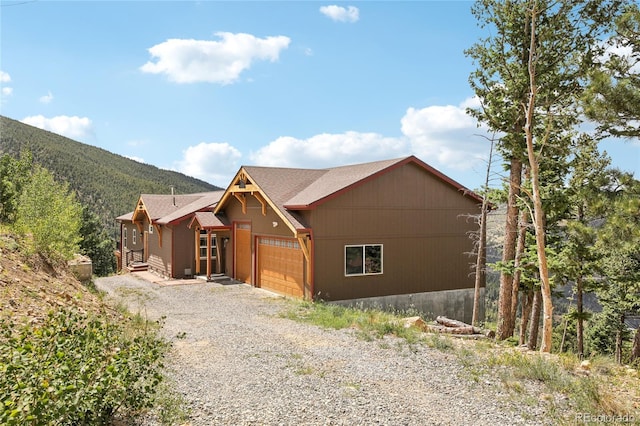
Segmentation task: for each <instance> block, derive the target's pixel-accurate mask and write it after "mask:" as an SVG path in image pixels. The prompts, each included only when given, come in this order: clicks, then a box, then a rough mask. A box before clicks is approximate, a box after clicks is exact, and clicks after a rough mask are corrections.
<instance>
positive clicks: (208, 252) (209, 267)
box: [207, 230, 211, 280]
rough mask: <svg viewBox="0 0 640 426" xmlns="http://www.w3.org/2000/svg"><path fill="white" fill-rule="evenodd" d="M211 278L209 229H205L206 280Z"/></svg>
mask: <svg viewBox="0 0 640 426" xmlns="http://www.w3.org/2000/svg"><path fill="white" fill-rule="evenodd" d="M210 279H211V231H210V230H207V280H210Z"/></svg>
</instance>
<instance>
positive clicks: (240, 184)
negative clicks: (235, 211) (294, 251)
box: [213, 167, 298, 235]
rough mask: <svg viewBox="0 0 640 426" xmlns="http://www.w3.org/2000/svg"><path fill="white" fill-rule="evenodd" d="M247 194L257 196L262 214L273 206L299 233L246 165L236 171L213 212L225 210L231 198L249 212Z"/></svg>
mask: <svg viewBox="0 0 640 426" xmlns="http://www.w3.org/2000/svg"><path fill="white" fill-rule="evenodd" d="M247 194H249V195H251V196H253V197H255V198H256V199H257V200H258V202H259V203H260V204H261V205H262V215H264V216H266V214H267V207H271V209H272V210H273V212H274V213H275V214H276V215H277V216H278V217H279V218H280V219H281V220H282V223H284V224H285V225H286V226H287V227H288V228H289V229H290V230H291V232H292V233H293V235H296V234H297V232H298V230H297V229H296V227H295V226H294V225H293V224H292V223H291V221H290V220H289V219H287V217H286V216H285V215H284V213H283V212H282V211H281V210H280V209H279V208H278V207H277V206H276V205H275V204H274V203H273V201H271V199H270V198H269V196H268V195H267V194H266V193H265V192H264V191H263V190H262V188H260V186H259V185H258V184H257V183H256V182H255V181H254V180H253V178H252V177H251V175H249V173H248V172H247V171H246V170H245V169H244V167H241V168H240V170H239V171H238V173H236V175H235V177H234V178H233V180H232V181H231V183H230V184H229V186H228V187H227V190H226V191H225V192H224V195H223V196H222V198H220V201H219V202H218V205H217V206H216V208H215V209H214V210H213V213H214V214H218V213H220V211H221V210H224V206H225V205H226V204H227V202H228V200H229V199H231V198H236V199H237V200H238V201H239V202H240V204H241V205H242V213H243V214H247V208H246V206H247V204H246V203H247V201H246V195H247Z"/></svg>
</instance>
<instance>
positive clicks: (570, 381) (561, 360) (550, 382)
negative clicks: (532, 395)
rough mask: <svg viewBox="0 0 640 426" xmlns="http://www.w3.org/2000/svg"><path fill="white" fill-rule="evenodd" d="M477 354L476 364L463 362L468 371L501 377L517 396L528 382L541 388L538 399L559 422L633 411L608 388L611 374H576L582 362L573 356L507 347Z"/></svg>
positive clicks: (601, 371) (602, 372) (604, 369)
mask: <svg viewBox="0 0 640 426" xmlns="http://www.w3.org/2000/svg"><path fill="white" fill-rule="evenodd" d="M474 354H475V355H480V356H477V357H476V358H475V359H474V360H473V361H471V359H470V358H469V357H467V358H466V359H465V360H464V361H462V360H461V361H462V363H463V365H465V368H466V369H467V371H470V372H471V373H472V374H473V375H477V374H478V373H479V372H485V373H486V374H491V375H496V374H498V375H499V377H500V378H501V380H502V383H503V386H505V388H506V389H507V390H509V391H511V392H513V393H516V394H524V393H525V389H526V384H527V383H532V384H534V385H536V384H537V385H541V386H542V389H543V390H542V393H541V394H540V398H539V399H541V400H544V401H546V403H547V404H548V408H549V412H550V413H552V414H554V415H555V416H556V417H558V420H567V419H569V420H570V417H571V414H569V413H602V414H607V415H624V414H631V413H630V412H629V410H630V409H631V408H630V407H628V406H626V405H625V402H624V401H623V400H620V399H619V398H617V397H616V395H615V393H612V392H611V390H610V389H609V388H608V387H607V386H606V384H607V383H608V382H611V377H610V371H608V370H607V368H604V367H598V368H597V370H600V372H598V371H593V370H592V371H591V372H590V374H589V375H580V374H576V373H575V371H576V368H577V366H578V365H579V364H580V361H579V359H578V358H577V357H576V356H574V355H567V354H563V355H560V356H555V355H542V354H539V353H530V352H520V351H517V350H512V349H508V348H504V347H503V348H499V347H497V348H496V350H494V351H488V352H487V351H485V352H484V354H482V353H479V352H475V353H474ZM465 361H466V362H465ZM479 366H486V368H481V367H479ZM594 370H595V369H594ZM558 401H560V402H558ZM563 401H564V402H563ZM563 416H564V418H563Z"/></svg>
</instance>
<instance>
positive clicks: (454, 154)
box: [401, 98, 488, 170]
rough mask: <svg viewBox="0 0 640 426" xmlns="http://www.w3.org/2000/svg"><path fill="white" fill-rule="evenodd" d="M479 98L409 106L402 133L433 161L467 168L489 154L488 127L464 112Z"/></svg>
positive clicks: (417, 151) (458, 167) (427, 160)
mask: <svg viewBox="0 0 640 426" xmlns="http://www.w3.org/2000/svg"><path fill="white" fill-rule="evenodd" d="M475 105H477V100H474V99H473V98H470V99H467V100H465V101H464V102H462V103H461V104H460V105H459V106H454V105H444V106H440V105H434V106H429V107H426V108H422V109H415V108H408V109H407V112H406V114H405V116H404V117H402V120H401V123H402V133H403V134H404V135H405V136H406V137H407V138H409V139H410V141H411V147H412V151H413V152H414V153H415V154H416V155H417V156H418V157H420V158H422V159H423V160H425V161H426V162H428V163H431V164H438V165H444V166H447V167H451V168H455V169H459V170H468V169H471V168H472V167H474V166H476V165H477V164H478V163H479V162H481V161H483V160H484V159H485V158H486V157H487V154H488V144H487V143H486V139H484V138H482V137H480V136H479V135H484V136H487V131H486V129H485V128H482V127H480V128H478V127H477V121H476V119H474V118H473V117H471V116H469V115H467V114H466V113H465V109H466V107H468V106H475Z"/></svg>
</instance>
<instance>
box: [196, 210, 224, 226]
mask: <svg viewBox="0 0 640 426" xmlns="http://www.w3.org/2000/svg"><path fill="white" fill-rule="evenodd" d="M194 224H197V225H198V226H199V227H200V228H201V229H230V228H231V225H230V224H229V220H228V219H227V218H226V216H224V215H223V214H219V215H216V214H214V213H213V212H212V211H205V212H195V214H194V215H193V219H191V222H189V228H192V227H193V225H194Z"/></svg>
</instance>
